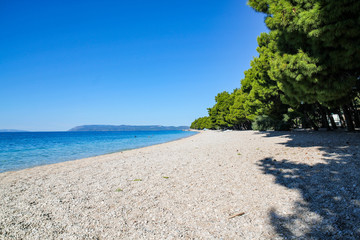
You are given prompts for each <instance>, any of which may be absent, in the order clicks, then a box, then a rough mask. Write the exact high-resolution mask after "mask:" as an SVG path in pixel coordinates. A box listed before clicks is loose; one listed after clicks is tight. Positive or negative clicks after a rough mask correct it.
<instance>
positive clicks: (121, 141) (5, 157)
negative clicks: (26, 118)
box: [0, 131, 196, 172]
mask: <svg viewBox="0 0 360 240" xmlns="http://www.w3.org/2000/svg"><path fill="white" fill-rule="evenodd" d="M194 134H196V133H194V132H187V131H130V132H129V131H124V132H24V133H20V132H17V133H0V172H5V171H12V170H19V169H24V168H29V167H34V166H39V165H44V164H51V163H58V162H64V161H69V160H75V159H80V158H85V157H92V156H97V155H102V154H107V153H113V152H118V151H123V150H128V149H134V148H140V147H145V146H150V145H154V144H159V143H164V142H169V141H173V140H176V139H180V138H183V137H187V136H191V135H194Z"/></svg>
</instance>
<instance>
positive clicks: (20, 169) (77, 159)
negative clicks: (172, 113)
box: [0, 130, 201, 174]
mask: <svg viewBox="0 0 360 240" xmlns="http://www.w3.org/2000/svg"><path fill="white" fill-rule="evenodd" d="M192 132H197V133H196V134H193V135H190V136H184V137H180V138H178V139H175V140H170V141H167V142H163V143H156V144H151V145H148V146H143V147H136V148H129V149H123V150H119V151H115V152H109V153H105V154H99V155H94V156H90V157H85V158H76V159H72V160H65V161H61V162H56V163H45V164H40V165H36V166H32V167H26V168H19V169H15V170H8V171H4V172H0V174H2V173H7V172H17V171H22V170H26V169H32V168H36V167H42V166H47V165H53V164H59V163H64V162H72V161H79V160H83V159H88V158H94V157H101V156H106V155H111V154H116V153H121V152H124V151H131V150H135V149H141V148H146V147H151V146H155V145H161V144H165V143H168V142H173V141H178V140H181V139H184V138H188V137H192V136H195V135H197V134H199V133H201V132H200V131H199V130H194V131H192Z"/></svg>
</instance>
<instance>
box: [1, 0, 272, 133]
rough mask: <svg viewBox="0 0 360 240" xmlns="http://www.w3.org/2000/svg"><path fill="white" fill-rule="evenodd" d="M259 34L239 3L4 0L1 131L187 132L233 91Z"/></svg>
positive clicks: (253, 16) (260, 25)
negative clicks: (123, 127)
mask: <svg viewBox="0 0 360 240" xmlns="http://www.w3.org/2000/svg"><path fill="white" fill-rule="evenodd" d="M264 31H267V29H266V27H265V24H264V16H263V15H262V14H259V13H256V12H255V11H254V10H253V9H251V8H250V7H249V6H247V5H246V1H239V0H221V1H219V0H181V1H180V0H175V1H169V0H161V1H157V0H153V1H148V0H143V1H140V0H124V1H106V0H103V1H36V0H32V1H11V0H3V1H1V2H0V35H1V37H0V116H1V117H0V129H23V130H30V131H62V130H68V129H69V128H71V127H74V126H77V125H84V124H115V125H120V124H132V125H149V124H156V125H157V124H159V125H190V123H191V122H192V121H193V120H194V119H195V118H197V117H201V116H205V115H207V110H206V109H207V108H208V107H211V106H212V105H213V104H214V103H215V102H214V97H215V95H216V94H217V93H219V92H222V91H232V90H233V89H234V88H238V87H240V80H241V79H242V78H243V76H244V74H243V72H244V71H245V70H246V69H248V68H249V66H250V61H251V59H252V58H253V57H254V56H257V52H256V47H257V42H256V38H257V36H258V35H260V33H261V32H264Z"/></svg>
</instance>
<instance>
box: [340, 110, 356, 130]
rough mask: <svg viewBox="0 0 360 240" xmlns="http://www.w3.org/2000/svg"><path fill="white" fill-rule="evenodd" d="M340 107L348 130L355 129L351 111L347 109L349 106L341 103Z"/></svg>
mask: <svg viewBox="0 0 360 240" xmlns="http://www.w3.org/2000/svg"><path fill="white" fill-rule="evenodd" d="M342 109H343V111H344V115H345V121H346V127H347V130H348V131H349V132H352V131H355V127H354V123H353V120H352V117H351V112H350V111H349V107H348V106H347V105H343V106H342Z"/></svg>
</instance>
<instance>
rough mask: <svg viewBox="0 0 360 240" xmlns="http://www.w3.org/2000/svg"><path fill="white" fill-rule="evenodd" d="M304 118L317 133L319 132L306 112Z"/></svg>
mask: <svg viewBox="0 0 360 240" xmlns="http://www.w3.org/2000/svg"><path fill="white" fill-rule="evenodd" d="M304 116H305V118H306V121H307V122H308V123H309V124H310V125H311V126H312V127H313V128H314V130H315V131H318V130H319V127H318V126H317V125H316V124H315V123H314V121H313V120H312V119H311V118H310V117H309V115H308V114H307V112H306V111H304Z"/></svg>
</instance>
